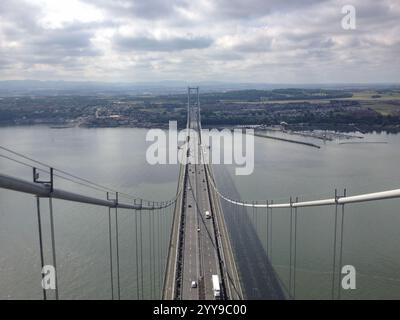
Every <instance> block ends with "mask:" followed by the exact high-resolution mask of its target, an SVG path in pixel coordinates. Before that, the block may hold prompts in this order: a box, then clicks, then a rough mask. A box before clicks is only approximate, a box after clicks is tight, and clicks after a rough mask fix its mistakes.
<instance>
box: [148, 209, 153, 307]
mask: <svg viewBox="0 0 400 320" xmlns="http://www.w3.org/2000/svg"><path fill="white" fill-rule="evenodd" d="M148 206H149V207H150V202H148ZM147 213H148V215H147V216H148V223H149V250H148V253H149V278H150V279H149V280H150V299H152V298H153V272H152V271H153V270H152V261H151V214H150V210H148V211H147Z"/></svg>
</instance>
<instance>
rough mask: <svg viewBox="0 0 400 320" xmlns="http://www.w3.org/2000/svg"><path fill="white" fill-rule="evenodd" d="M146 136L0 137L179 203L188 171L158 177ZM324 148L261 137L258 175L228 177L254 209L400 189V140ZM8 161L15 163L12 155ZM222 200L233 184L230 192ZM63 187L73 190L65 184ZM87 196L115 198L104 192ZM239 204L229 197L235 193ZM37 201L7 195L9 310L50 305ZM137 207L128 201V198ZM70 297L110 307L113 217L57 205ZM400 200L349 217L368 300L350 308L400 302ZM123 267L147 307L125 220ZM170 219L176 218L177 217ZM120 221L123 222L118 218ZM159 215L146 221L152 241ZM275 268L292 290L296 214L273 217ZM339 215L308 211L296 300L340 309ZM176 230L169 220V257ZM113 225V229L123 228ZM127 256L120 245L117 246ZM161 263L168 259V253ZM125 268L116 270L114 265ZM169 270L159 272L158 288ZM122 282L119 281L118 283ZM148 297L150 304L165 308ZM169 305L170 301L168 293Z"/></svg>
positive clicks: (0, 231) (43, 130) (127, 285)
mask: <svg viewBox="0 0 400 320" xmlns="http://www.w3.org/2000/svg"><path fill="white" fill-rule="evenodd" d="M145 134H146V130H144V129H128V128H110V129H105V128H101V129H84V128H69V129H61V130H54V129H53V130H52V129H50V128H48V127H40V126H39V127H7V128H0V145H3V146H9V147H10V148H12V149H15V150H17V151H20V152H22V153H24V154H26V155H29V156H31V157H33V158H36V159H40V160H43V161H45V162H48V163H50V164H52V165H54V166H55V167H59V168H61V169H63V170H66V171H69V172H71V173H74V174H77V175H80V176H83V177H85V178H88V179H90V180H93V181H95V182H98V183H100V184H104V185H107V186H111V187H113V188H115V189H118V190H120V191H123V192H127V193H130V194H135V195H137V196H140V197H143V198H147V199H151V200H152V199H153V200H157V199H160V198H161V199H163V200H166V199H169V198H172V197H173V196H174V193H175V190H176V182H177V181H176V180H177V177H178V167H177V166H175V165H164V166H150V165H148V164H147V163H146V161H145V151H146V148H147V146H148V144H147V143H146V141H145ZM306 140H307V141H311V142H314V143H319V144H321V145H322V148H321V149H315V148H311V147H307V146H302V145H297V144H290V143H285V142H280V141H274V140H269V139H264V138H257V137H256V138H255V144H256V158H255V173H254V174H252V175H251V176H235V175H234V166H225V167H224V169H222V167H221V166H215V171H216V173H217V174H218V171H219V170H227V171H228V173H229V174H230V175H231V177H232V178H233V181H234V184H235V187H236V189H237V190H238V192H239V194H240V196H241V198H242V199H243V200H246V201H253V200H261V199H269V200H270V199H273V200H274V201H275V202H277V201H278V202H287V201H288V200H289V199H288V198H289V196H293V197H296V196H298V197H300V199H302V200H306V199H310V200H311V199H319V198H325V197H332V196H333V192H334V189H335V188H338V190H339V193H341V192H342V189H343V188H347V192H348V194H358V193H364V192H374V191H379V190H388V189H394V188H398V187H399V185H400V171H399V170H398V163H399V159H400V136H398V135H386V134H371V135H368V136H367V137H366V140H369V141H377V140H379V141H387V142H388V144H376V145H375V144H354V145H353V144H346V145H339V144H337V143H336V142H327V143H326V144H325V145H323V143H322V142H320V141H316V140H312V139H306ZM2 154H4V152H2ZM0 171H1V172H2V173H6V174H10V175H15V176H18V177H21V178H25V179H31V176H32V172H31V169H29V168H25V167H24V166H21V165H17V164H13V163H12V162H10V161H8V160H6V159H0ZM218 183H219V185H220V187H221V189H222V190H224V188H225V189H227V190H228V189H229V188H227V187H226V186H225V187H224V181H223V180H221V179H220V180H219V181H218ZM56 186H57V187H60V188H65V189H71V188H72V184H71V183H69V182H66V181H62V180H60V179H57V180H56ZM77 190H80V191H85V192H88V193H90V194H91V195H95V196H99V197H104V196H105V195H104V193H102V192H97V191H90V190H87V189H86V188H85V187H83V186H80V187H78V189H77ZM228 195H229V194H228ZM34 201H35V199H34V197H32V196H28V195H25V194H21V193H16V192H11V191H4V190H0V288H1V290H0V299H17V298H20V299H41V297H42V295H41V294H42V293H41V287H40V273H38V272H40V260H39V254H38V252H39V251H38V238H37V221H36V209H35V206H34V203H35V202H34ZM125 201H128V199H125ZM54 202H55V203H54V213H55V223H56V228H55V229H56V232H55V233H56V246H57V262H58V269H59V289H60V298H62V299H82V298H88V299H94V298H97V299H109V298H110V297H111V292H110V276H109V257H108V255H109V252H108V212H107V209H105V208H99V207H95V206H94V207H93V206H87V205H81V204H74V203H67V202H65V201H61V200H58V201H54ZM399 203H400V200H388V201H379V202H374V203H364V204H354V205H349V206H346V209H345V213H346V215H345V229H344V230H345V231H344V247H343V253H344V256H343V263H344V264H352V265H354V266H355V267H356V270H357V289H356V290H354V291H351V292H349V291H347V292H344V293H343V294H342V297H343V298H352V299H357V298H378V299H380V298H386V299H395V298H400V251H399V249H398V243H400V232H399V231H398V230H399V227H400V212H399V209H398V208H399ZM41 205H42V209H43V217H44V218H43V219H44V229H45V230H44V231H45V239H44V240H45V244H46V261H47V262H48V263H50V262H51V254H50V238H49V223H48V207H47V200H46V199H42V200H41ZM120 212H121V214H120V215H119V225H120V230H121V233H120V258H121V266H120V267H121V298H123V299H135V298H136V292H137V291H136V288H137V284H136V262H135V250H134V249H132V247H134V246H132V245H133V244H134V241H135V219H134V216H133V215H132V213H131V212H130V211H128V210H126V211H125V210H121V211H120ZM169 217H170V216H169ZM264 218H265V215H264V213H263V212H262V210H259V211H258V213H257V219H258V220H257V221H258V223H257V224H255V225H256V230H257V233H258V236H259V238H260V240H261V242H262V244H263V245H265V238H266V233H265V229H266V228H265V221H264V220H263V219H264ZM113 219H114V216H113ZM146 219H148V216H146V215H144V216H143V222H144V227H143V232H144V237H146V238H145V239H147V236H148V221H147V220H146ZM273 219H274V220H273V234H272V237H273V244H272V249H273V251H272V255H271V257H270V258H271V261H272V264H273V266H274V267H275V269H276V271H277V273H278V274H279V276H280V277H281V279H282V282H283V283H284V284H286V285H287V283H288V272H289V271H288V270H289V269H288V265H289V255H288V252H289V240H288V235H289V226H288V221H289V210H288V209H282V210H280V211H278V210H274V211H273ZM333 221H334V208H333V207H329V208H328V207H326V208H312V209H306V208H304V209H299V211H298V241H297V279H296V282H297V284H296V293H297V294H296V297H298V298H314V299H317V298H326V299H329V298H330V292H331V291H330V290H331V283H330V279H331V273H330V272H331V269H332V241H333V240H332V239H333ZM169 222H170V221H163V222H161V221H160V226H161V225H162V226H163V228H162V230H163V233H162V236H161V237H162V238H163V239H164V240H165V241H164V249H165V246H166V244H167V240H166V239H167V233H168V232H169V229H168V228H169ZM114 226H115V224H114V220H113V228H114ZM143 244H144V257H143V262H144V270H145V277H144V288H145V289H146V288H148V287H149V284H150V280H151V279H153V278H152V277H150V261H151V260H150V254H149V249H148V248H149V241H144V243H143ZM114 252H115V243H114ZM156 254H158V253H156ZM114 267H115V261H114ZM161 269H162V268H161V266H159V265H157V264H156V265H155V270H154V272H153V273H152V274H154V275H155V276H154V279H159V276H160V274H161V272H160V270H161ZM114 281H116V278H114ZM158 288H159V281H158V280H157V282H156V288H155V290H149V289H146V290H145V292H144V297H147V298H150V297H151V296H153V297H156V292H157V290H158ZM157 294H158V293H157Z"/></svg>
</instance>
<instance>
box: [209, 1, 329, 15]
mask: <svg viewBox="0 0 400 320" xmlns="http://www.w3.org/2000/svg"><path fill="white" fill-rule="evenodd" d="M326 1H329V0H302V1H293V0H246V1H243V0H214V1H213V3H214V12H215V14H216V15H218V16H222V17H226V18H234V19H248V18H256V17H261V16H264V15H268V14H270V13H273V12H279V11H282V12H288V11H293V10H298V9H300V8H304V7H309V6H311V5H313V4H319V3H321V2H326Z"/></svg>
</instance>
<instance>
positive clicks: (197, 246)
mask: <svg viewBox="0 0 400 320" xmlns="http://www.w3.org/2000/svg"><path fill="white" fill-rule="evenodd" d="M194 116H195V115H194ZM190 126H191V128H192V129H194V130H196V131H197V130H198V127H197V122H196V121H191V123H190ZM197 144H198V140H197V139H196V135H194V134H193V135H191V137H190V141H189V148H190V152H191V153H192V157H193V159H200V154H199V152H198V151H199V150H198V148H197ZM195 162H196V161H195ZM197 163H199V160H197ZM205 174H206V173H205V168H204V165H202V164H196V163H190V164H188V179H189V180H188V181H187V183H186V188H187V190H186V195H187V199H186V200H187V201H186V207H185V212H184V214H185V221H186V223H185V231H184V232H185V244H184V250H183V261H184V266H183V281H182V298H183V299H188V300H193V299H200V300H202V299H207V300H212V299H214V293H213V287H212V280H211V279H212V277H211V276H212V275H213V274H218V275H219V276H220V272H219V266H218V256H217V252H216V245H215V232H214V227H213V223H212V219H213V217H214V214H213V212H211V204H210V199H209V193H208V186H207V180H206V177H205ZM206 211H209V212H210V214H211V218H210V219H206V217H205V212H206ZM192 281H196V283H197V288H192V287H191V283H192Z"/></svg>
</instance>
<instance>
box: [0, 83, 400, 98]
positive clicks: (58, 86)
mask: <svg viewBox="0 0 400 320" xmlns="http://www.w3.org/2000/svg"><path fill="white" fill-rule="evenodd" d="M188 85H190V86H200V87H201V92H226V91H239V90H272V89H286V88H297V89H320V88H321V89H366V88H375V89H377V88H393V87H397V88H399V87H400V85H399V84H267V83H227V82H218V81H201V82H194V83H189V82H185V81H175V80H165V81H156V82H120V83H111V82H94V81H39V80H4V81H0V95H1V96H14V95H43V96H48V95H61V94H62V95H68V94H71V95H92V94H93V95H99V94H100V95H114V94H124V95H125V94H126V95H142V94H155V95H157V94H176V93H185V92H186V87H187V86H188Z"/></svg>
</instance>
